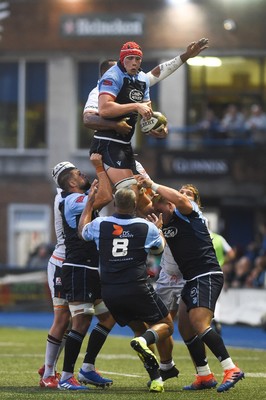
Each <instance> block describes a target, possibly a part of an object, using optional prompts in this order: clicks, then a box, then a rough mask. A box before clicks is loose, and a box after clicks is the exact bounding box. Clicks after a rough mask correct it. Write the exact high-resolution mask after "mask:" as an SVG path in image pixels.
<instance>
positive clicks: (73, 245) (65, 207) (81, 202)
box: [59, 192, 99, 268]
mask: <svg viewBox="0 0 266 400" xmlns="http://www.w3.org/2000/svg"><path fill="white" fill-rule="evenodd" d="M62 198H63V201H62V202H61V204H60V206H59V207H60V211H61V213H62V219H63V226H64V235H65V246H66V258H65V261H64V265H71V266H75V265H76V266H85V267H86V266H87V267H90V268H98V262H99V256H98V251H97V248H96V245H95V243H94V242H93V241H90V242H85V241H84V240H82V239H80V238H79V237H78V223H79V219H80V216H81V213H82V211H83V209H84V207H85V204H86V202H87V195H86V194H81V193H65V192H64V193H63V194H62ZM94 216H95V215H94Z"/></svg>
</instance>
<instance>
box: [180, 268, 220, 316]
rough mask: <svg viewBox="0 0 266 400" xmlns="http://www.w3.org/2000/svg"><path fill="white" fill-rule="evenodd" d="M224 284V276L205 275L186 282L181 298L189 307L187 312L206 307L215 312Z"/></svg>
mask: <svg viewBox="0 0 266 400" xmlns="http://www.w3.org/2000/svg"><path fill="white" fill-rule="evenodd" d="M223 283H224V277H223V274H210V275H204V276H201V277H199V278H195V279H193V280H192V281H188V282H186V283H185V286H184V288H183V290H182V292H181V297H182V300H183V301H184V303H185V304H186V306H187V310H188V311H189V310H190V309H191V308H197V307H206V308H209V309H210V310H212V311H213V312H214V309H215V304H216V301H217V299H218V297H219V295H220V293H221V290H222V288H223Z"/></svg>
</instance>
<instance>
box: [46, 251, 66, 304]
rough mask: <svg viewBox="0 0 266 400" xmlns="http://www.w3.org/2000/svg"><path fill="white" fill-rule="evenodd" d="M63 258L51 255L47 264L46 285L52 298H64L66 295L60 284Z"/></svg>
mask: <svg viewBox="0 0 266 400" xmlns="http://www.w3.org/2000/svg"><path fill="white" fill-rule="evenodd" d="M63 261H64V260H63V258H60V257H57V256H55V255H52V256H51V257H50V260H49V262H48V266H47V277H48V285H49V289H50V292H51V297H52V299H53V298H54V297H57V298H60V299H65V298H66V295H65V292H64V289H63V285H62V278H61V276H62V264H63Z"/></svg>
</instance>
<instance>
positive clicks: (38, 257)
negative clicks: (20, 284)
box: [27, 243, 52, 269]
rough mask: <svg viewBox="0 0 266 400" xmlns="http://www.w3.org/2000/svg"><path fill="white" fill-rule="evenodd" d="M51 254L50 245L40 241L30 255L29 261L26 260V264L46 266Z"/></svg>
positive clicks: (37, 266)
mask: <svg viewBox="0 0 266 400" xmlns="http://www.w3.org/2000/svg"><path fill="white" fill-rule="evenodd" d="M51 255H52V251H51V249H50V246H49V245H48V244H46V243H41V244H40V245H39V246H38V247H37V248H36V249H35V251H34V252H33V254H31V255H30V258H29V261H28V262H27V266H28V267H29V268H32V269H33V268H36V269H37V268H40V269H41V268H46V267H47V264H48V261H49V259H50V257H51Z"/></svg>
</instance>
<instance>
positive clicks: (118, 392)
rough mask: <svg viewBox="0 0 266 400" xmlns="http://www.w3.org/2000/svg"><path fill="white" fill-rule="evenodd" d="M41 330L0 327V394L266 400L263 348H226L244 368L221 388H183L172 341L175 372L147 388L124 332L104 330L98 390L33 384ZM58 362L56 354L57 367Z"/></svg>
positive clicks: (21, 398) (34, 398) (181, 358)
mask: <svg viewBox="0 0 266 400" xmlns="http://www.w3.org/2000/svg"><path fill="white" fill-rule="evenodd" d="M46 337H47V331H46V330H30V329H10V328H0V399H1V400H7V399H14V400H28V399H30V400H68V399H70V400H72V399H74V398H75V399H77V400H83V399H91V400H96V399H97V400H151V399H154V398H156V399H157V398H158V397H160V398H161V399H162V400H179V399H180V400H186V399H190V400H191V399H192V400H194V399H198V400H203V399H204V400H210V399H211V400H213V399H219V398H221V397H222V398H223V399H225V398H226V400H229V399H230V400H231V399H233V400H243V399H247V400H251V399H253V400H256V399H259V400H261V399H262V400H263V399H265V400H266V351H263V350H253V349H236V348H229V352H230V355H231V357H232V358H233V360H234V361H235V362H236V363H237V364H238V365H239V367H240V368H241V369H242V370H243V371H244V372H245V375H246V378H245V379H244V380H242V381H240V382H239V383H237V384H236V386H235V388H233V389H230V390H229V391H228V392H225V393H217V392H216V390H215V389H210V390H202V391H194V392H191V391H190V392H187V391H182V387H183V386H184V385H187V384H190V383H191V382H192V381H193V380H194V368H193V365H192V362H191V360H190V357H189V355H188V352H187V349H186V347H185V345H184V344H183V343H180V342H176V343H175V349H174V359H175V362H176V365H177V367H178V369H179V370H180V375H179V377H178V379H176V378H173V379H170V380H168V381H166V382H165V385H164V387H165V392H164V393H159V394H157V393H149V391H148V388H147V386H146V384H147V381H148V380H149V377H148V375H147V373H146V371H145V369H144V367H143V365H142V363H141V362H140V360H139V358H138V357H137V355H136V353H135V352H134V351H133V350H132V349H131V347H130V345H129V342H130V338H129V337H118V336H109V337H108V339H107V341H106V343H105V345H104V347H103V349H102V351H101V353H100V355H99V357H98V359H97V363H96V367H97V369H98V370H99V371H100V372H101V374H102V375H103V376H106V377H108V378H111V379H113V381H114V384H113V386H112V387H111V388H109V389H106V390H102V389H96V388H94V387H93V386H89V387H90V388H91V389H90V390H89V391H88V392H76V393H73V392H68V391H59V390H51V389H43V388H40V387H39V376H38V374H37V370H38V368H39V367H40V366H41V365H42V364H43V362H44V352H45V345H46ZM86 345H87V338H85V340H84V343H83V346H82V351H81V354H80V356H79V358H78V361H77V364H76V370H75V372H77V371H78V369H79V368H80V366H81V363H82V360H83V357H84V352H85V348H86ZM208 354H209V364H210V367H211V369H212V371H213V372H214V374H215V375H216V378H217V380H218V381H219V382H221V381H222V369H221V367H220V364H219V362H218V361H217V360H216V359H215V357H214V356H213V355H212V354H210V353H208ZM61 368H62V357H61V359H60V361H59V365H58V371H59V372H60V370H61Z"/></svg>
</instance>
